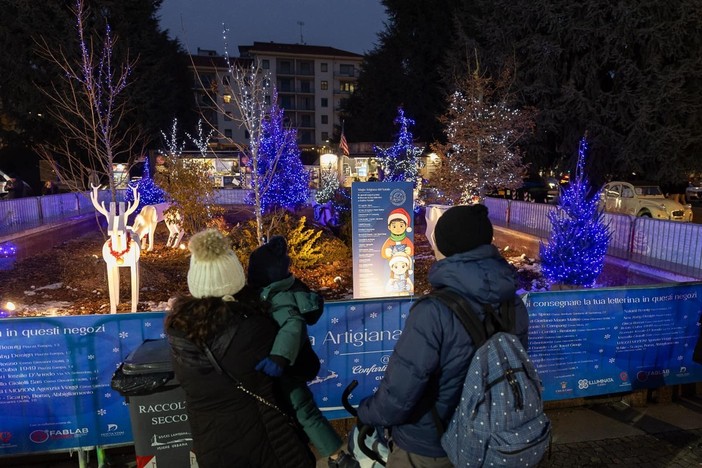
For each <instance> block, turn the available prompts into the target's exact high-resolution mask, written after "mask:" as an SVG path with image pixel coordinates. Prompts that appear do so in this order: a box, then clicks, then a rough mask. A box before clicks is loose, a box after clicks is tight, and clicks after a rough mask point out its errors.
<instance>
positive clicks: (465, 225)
mask: <svg viewBox="0 0 702 468" xmlns="http://www.w3.org/2000/svg"><path fill="white" fill-rule="evenodd" d="M434 236H435V243H434V253H435V255H436V258H437V262H436V263H435V264H434V265H432V267H431V269H430V271H429V282H430V283H431V285H432V287H433V288H443V287H450V288H452V289H453V290H455V291H457V292H459V293H461V294H462V295H463V296H464V297H465V299H466V300H468V301H469V302H470V303H471V304H472V305H473V306H474V307H473V309H474V310H475V312H476V313H482V304H491V305H492V306H493V307H494V308H495V309H496V310H497V309H498V308H499V305H500V304H501V303H502V302H504V301H506V300H513V301H514V303H515V321H516V331H515V334H516V335H517V336H518V337H519V340H520V341H521V342H522V344H523V345H524V347H525V348H526V347H527V344H528V343H527V332H528V325H529V323H528V322H529V318H528V315H527V311H526V307H525V306H524V303H523V302H522V300H521V298H520V297H519V296H517V295H516V289H517V285H516V280H515V275H514V270H513V268H512V267H511V266H510V265H509V264H508V263H507V261H506V260H505V259H504V258H502V256H501V255H500V252H499V251H498V250H497V248H496V247H495V246H494V245H492V236H493V229H492V223H490V220H489V219H488V210H487V208H486V207H485V206H484V205H462V206H454V207H452V208H450V209H449V210H447V211H446V212H445V213H444V214H443V216H441V218H439V220H438V222H437V224H436V229H435V231H434ZM480 319H481V320H482V319H484V317H483V316H481V317H480ZM474 352H475V347H474V346H473V342H472V340H471V338H470V336H469V335H468V332H467V331H466V330H465V328H464V327H463V325H462V324H461V322H460V320H459V319H458V317H457V316H456V315H455V314H454V313H453V312H452V311H451V310H449V309H448V308H447V307H446V306H444V305H443V304H441V303H439V301H435V300H424V301H420V302H419V303H417V304H416V306H415V307H413V308H412V310H411V312H410V314H409V317H408V318H407V321H406V323H405V326H404V328H403V331H402V335H401V336H400V339H399V340H398V342H397V344H396V345H395V349H394V351H393V353H392V356H391V357H390V361H389V363H388V367H387V369H386V371H385V375H384V377H383V380H382V381H381V383H380V386H379V387H378V390H377V391H376V392H375V394H374V395H373V396H371V397H368V398H366V399H364V400H362V401H361V403H360V405H359V407H358V418H359V420H360V421H362V422H363V423H364V424H371V425H374V426H383V427H389V428H390V430H391V445H392V451H391V453H390V456H389V458H388V462H387V466H388V467H389V468H392V467H426V468H430V467H431V468H434V467H436V468H450V467H452V466H453V465H452V464H451V462H450V461H449V459H448V458H447V456H446V453H445V452H444V450H443V449H442V448H441V441H440V435H439V431H437V427H436V423H435V422H434V419H433V417H432V411H431V410H432V407H434V406H436V409H437V411H438V414H439V417H440V418H441V420H442V421H443V422H447V421H448V420H449V418H450V417H451V414H452V413H453V411H454V409H455V408H456V406H457V404H458V401H459V399H460V395H461V390H462V388H463V381H464V380H465V376H466V372H467V370H468V366H469V364H470V360H471V358H472V356H473V353H474Z"/></svg>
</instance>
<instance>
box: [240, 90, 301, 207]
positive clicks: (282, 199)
mask: <svg viewBox="0 0 702 468" xmlns="http://www.w3.org/2000/svg"><path fill="white" fill-rule="evenodd" d="M284 114H285V110H284V109H282V108H281V107H280V106H278V99H277V95H276V94H275V93H274V95H273V97H272V100H271V107H270V110H269V114H268V118H267V119H264V120H263V121H262V122H261V137H260V141H259V142H258V164H257V167H256V168H255V171H256V174H255V175H256V176H255V177H253V184H254V189H255V191H258V193H259V194H260V201H259V202H260V205H261V212H262V213H268V212H270V211H272V210H275V209H279V208H284V209H295V208H298V207H299V206H301V205H304V204H305V203H306V202H307V200H308V198H309V184H310V176H309V173H308V172H307V171H306V170H305V168H304V166H303V165H302V160H301V159H300V148H299V147H298V146H297V131H296V130H295V129H293V128H289V127H288V126H286V125H285V122H284ZM249 201H250V202H251V203H254V199H253V197H252V198H251V199H250V200H249Z"/></svg>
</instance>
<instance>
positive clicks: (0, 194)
mask: <svg viewBox="0 0 702 468" xmlns="http://www.w3.org/2000/svg"><path fill="white" fill-rule="evenodd" d="M8 180H10V176H9V175H7V174H5V173H4V172H2V171H0V199H3V198H5V197H6V196H7V193H8V192H7V190H6V189H5V185H7V181H8Z"/></svg>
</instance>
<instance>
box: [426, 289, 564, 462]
mask: <svg viewBox="0 0 702 468" xmlns="http://www.w3.org/2000/svg"><path fill="white" fill-rule="evenodd" d="M429 297H430V298H436V299H438V300H439V301H441V302H442V303H444V304H445V305H446V306H448V307H449V309H451V310H452V311H453V313H454V314H456V316H457V317H458V318H459V319H460V320H461V323H462V324H463V326H464V327H465V328H466V330H467V331H468V333H469V334H470V336H471V338H472V340H473V343H474V345H475V349H476V351H475V353H474V354H473V357H472V358H471V361H470V365H469V367H468V373H467V374H466V378H465V381H464V382H463V390H462V391H461V399H460V401H459V403H458V406H457V407H456V409H455V411H454V413H453V415H452V416H451V419H450V420H449V423H448V426H447V427H444V424H443V422H442V421H441V420H440V419H439V415H438V412H437V411H436V408H433V410H432V414H433V415H434V420H435V422H436V424H437V428H438V430H439V432H440V433H442V435H441V446H442V447H443V449H444V450H445V451H446V454H447V455H448V458H449V460H451V463H453V465H454V466H456V467H465V466H470V467H481V466H503V467H526V466H536V465H537V464H538V463H539V461H540V460H541V459H542V458H543V456H544V454H545V452H546V450H547V449H548V447H549V444H550V435H551V422H550V421H549V419H548V417H547V416H546V414H545V413H544V409H543V400H542V398H541V381H540V380H539V376H538V375H537V373H536V369H535V368H534V365H533V364H532V362H531V361H530V360H529V356H528V355H527V353H526V351H525V350H524V347H523V346H522V344H521V342H520V341H519V339H518V338H517V336H515V335H514V334H513V333H512V332H513V331H514V324H515V320H514V316H515V312H514V301H507V302H505V303H503V304H501V306H500V314H497V313H496V312H495V310H494V309H493V308H492V306H490V305H489V304H485V305H483V308H484V310H485V320H484V321H483V322H481V321H480V320H479V318H478V316H477V315H476V314H475V313H473V312H472V308H471V306H470V304H469V303H468V301H467V300H466V299H465V298H463V296H461V295H460V294H459V293H457V292H455V291H452V290H450V289H447V288H444V289H439V290H435V291H433V292H432V293H431V294H429Z"/></svg>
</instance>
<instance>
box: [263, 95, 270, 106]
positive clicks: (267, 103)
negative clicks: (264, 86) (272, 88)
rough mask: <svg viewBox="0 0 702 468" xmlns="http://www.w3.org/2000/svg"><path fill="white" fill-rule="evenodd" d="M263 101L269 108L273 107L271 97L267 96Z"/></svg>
mask: <svg viewBox="0 0 702 468" xmlns="http://www.w3.org/2000/svg"><path fill="white" fill-rule="evenodd" d="M263 100H264V102H265V103H266V105H267V106H270V105H271V97H270V96H266V97H265V98H263Z"/></svg>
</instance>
